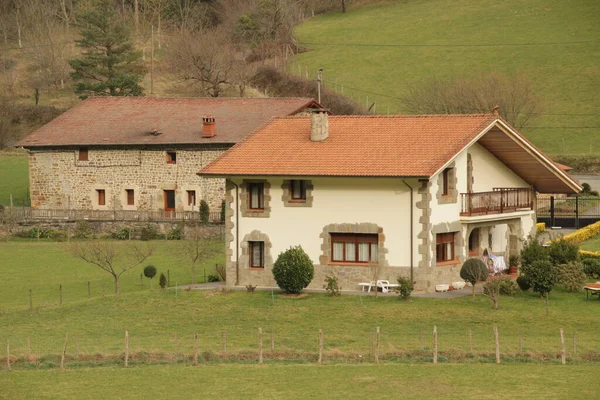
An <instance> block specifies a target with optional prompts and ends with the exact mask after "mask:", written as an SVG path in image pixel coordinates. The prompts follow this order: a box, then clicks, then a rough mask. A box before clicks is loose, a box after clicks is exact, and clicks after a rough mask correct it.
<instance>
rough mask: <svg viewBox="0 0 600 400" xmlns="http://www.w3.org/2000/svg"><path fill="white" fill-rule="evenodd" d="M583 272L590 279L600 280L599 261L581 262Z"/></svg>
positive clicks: (585, 260)
mask: <svg viewBox="0 0 600 400" xmlns="http://www.w3.org/2000/svg"><path fill="white" fill-rule="evenodd" d="M581 263H582V264H583V272H584V273H585V274H586V275H587V276H588V277H589V278H592V279H600V259H595V258H585V259H584V260H583V261H582V262H581Z"/></svg>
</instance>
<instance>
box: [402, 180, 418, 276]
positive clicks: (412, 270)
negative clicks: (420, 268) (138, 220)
mask: <svg viewBox="0 0 600 400" xmlns="http://www.w3.org/2000/svg"><path fill="white" fill-rule="evenodd" d="M402 183H404V184H405V185H406V187H408V188H409V189H410V282H411V283H412V284H414V283H415V279H414V262H413V259H414V256H413V252H414V240H415V238H414V233H413V229H414V223H413V222H414V221H413V214H414V205H413V188H412V186H410V185H409V184H408V183H406V181H405V180H404V179H403V180H402Z"/></svg>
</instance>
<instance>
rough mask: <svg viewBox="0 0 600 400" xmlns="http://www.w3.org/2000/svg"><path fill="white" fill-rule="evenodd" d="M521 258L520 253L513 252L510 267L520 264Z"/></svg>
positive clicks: (509, 262) (509, 261) (509, 260)
mask: <svg viewBox="0 0 600 400" xmlns="http://www.w3.org/2000/svg"><path fill="white" fill-rule="evenodd" d="M520 259H521V258H520V257H519V256H518V255H516V254H513V255H512V256H510V257H508V266H509V267H516V266H518V265H519V260H520Z"/></svg>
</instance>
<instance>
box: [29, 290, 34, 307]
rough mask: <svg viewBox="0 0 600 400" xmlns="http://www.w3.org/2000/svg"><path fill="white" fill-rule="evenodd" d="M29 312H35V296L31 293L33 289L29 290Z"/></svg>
mask: <svg viewBox="0 0 600 400" xmlns="http://www.w3.org/2000/svg"><path fill="white" fill-rule="evenodd" d="M29 311H33V294H32V293H31V289H29Z"/></svg>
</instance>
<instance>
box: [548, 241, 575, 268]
mask: <svg viewBox="0 0 600 400" xmlns="http://www.w3.org/2000/svg"><path fill="white" fill-rule="evenodd" d="M548 255H549V256H550V262H552V264H554V265H562V264H568V263H570V262H574V261H577V259H578V258H579V247H578V246H577V245H576V244H574V243H572V242H569V241H567V240H565V239H564V238H560V239H557V240H553V241H552V242H550V247H548Z"/></svg>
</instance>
